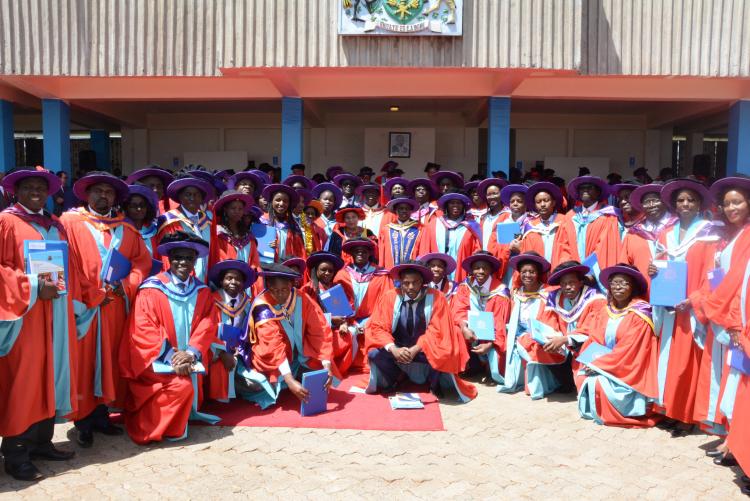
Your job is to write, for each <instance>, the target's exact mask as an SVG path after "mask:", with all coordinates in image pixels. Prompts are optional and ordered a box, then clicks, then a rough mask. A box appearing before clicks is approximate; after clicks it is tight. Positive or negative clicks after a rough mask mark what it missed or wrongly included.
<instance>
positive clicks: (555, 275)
mask: <svg viewBox="0 0 750 501" xmlns="http://www.w3.org/2000/svg"><path fill="white" fill-rule="evenodd" d="M590 271H591V268H589V267H588V266H586V265H585V264H580V263H579V262H578V261H571V262H570V264H569V265H565V264H561V265H559V266H558V267H557V268H555V271H553V272H552V273H551V274H550V276H549V278H548V279H547V283H548V284H550V285H560V279H562V277H564V276H565V275H567V274H568V273H575V274H576V275H580V276H582V277H584V276H586V275H588V274H589V272H590Z"/></svg>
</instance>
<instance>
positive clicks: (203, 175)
mask: <svg viewBox="0 0 750 501" xmlns="http://www.w3.org/2000/svg"><path fill="white" fill-rule="evenodd" d="M188 174H190V175H191V176H193V177H197V178H198V179H203V180H204V181H206V182H207V183H209V184H210V185H211V186H213V188H214V196H216V193H223V192H225V191H226V190H227V185H226V184H224V181H222V180H221V179H219V178H218V177H216V176H215V175H213V174H212V173H210V172H208V171H205V170H200V169H196V170H189V171H188Z"/></svg>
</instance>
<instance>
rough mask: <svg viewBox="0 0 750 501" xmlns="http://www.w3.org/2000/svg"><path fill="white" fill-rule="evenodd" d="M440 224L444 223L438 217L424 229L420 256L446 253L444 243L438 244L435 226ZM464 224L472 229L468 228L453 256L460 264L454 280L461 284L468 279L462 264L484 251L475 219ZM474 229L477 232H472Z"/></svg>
mask: <svg viewBox="0 0 750 501" xmlns="http://www.w3.org/2000/svg"><path fill="white" fill-rule="evenodd" d="M438 224H443V223H442V221H441V218H439V217H436V218H433V219H432V220H430V222H429V223H428V224H427V225H426V226H425V227H424V231H423V234H422V240H421V242H420V244H419V255H420V256H422V255H424V254H429V253H432V252H445V245H444V243H443V242H440V243H438V241H437V233H436V230H435V226H436V225H438ZM464 224H468V225H469V226H470V227H468V228H466V231H464V236H463V237H462V238H461V243H460V244H459V247H458V252H457V253H456V255H455V256H451V257H452V258H453V259H455V260H456V263H458V267H457V268H456V275H455V277H454V279H455V281H456V282H459V283H460V282H462V281H463V280H464V279H465V278H466V270H464V269H463V267H462V266H461V263H463V261H464V259H466V258H467V257H469V256H471V255H472V254H474V253H475V252H476V251H478V250H481V249H482V240H481V229H480V227H479V224H478V223H477V222H476V221H474V220H473V219H470V217H469V218H467V219H466V220H464ZM472 227H473V228H474V229H475V230H476V231H472Z"/></svg>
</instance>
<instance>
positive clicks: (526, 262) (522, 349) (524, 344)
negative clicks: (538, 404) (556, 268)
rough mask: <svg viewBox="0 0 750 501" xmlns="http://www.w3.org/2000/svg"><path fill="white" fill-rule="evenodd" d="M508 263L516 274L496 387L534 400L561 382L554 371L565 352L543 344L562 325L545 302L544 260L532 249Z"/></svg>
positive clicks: (500, 390)
mask: <svg viewBox="0 0 750 501" xmlns="http://www.w3.org/2000/svg"><path fill="white" fill-rule="evenodd" d="M509 266H510V267H511V268H513V269H515V270H516V272H517V273H518V275H517V278H516V279H515V282H514V284H513V291H512V294H511V300H512V302H513V304H512V309H511V314H510V318H509V320H508V324H507V329H506V332H507V341H506V355H505V371H504V372H503V376H502V381H500V384H499V386H498V387H497V391H498V392H500V393H516V392H519V391H525V392H526V393H527V394H528V395H529V396H530V397H531V398H532V399H533V400H537V399H540V398H542V397H544V396H545V395H548V394H550V393H552V392H553V391H556V390H558V389H559V388H560V386H561V381H560V380H559V379H558V378H557V376H556V374H557V372H558V371H559V370H560V369H561V368H562V367H563V364H564V363H565V359H566V355H565V354H564V353H561V352H553V353H550V352H547V351H546V350H545V349H544V346H545V344H546V343H547V340H549V338H550V337H551V336H552V335H554V334H555V333H557V332H562V331H563V330H564V329H565V327H564V325H563V324H562V322H561V321H560V319H559V317H558V316H557V315H556V314H555V311H554V309H552V308H551V307H550V306H549V303H548V300H549V295H548V292H547V291H546V290H545V289H544V283H545V281H546V278H547V272H548V271H549V268H550V266H549V263H548V262H547V260H546V259H544V258H543V257H541V256H540V255H539V254H536V253H534V252H525V253H522V254H518V255H517V256H514V257H512V258H511V260H510V263H509Z"/></svg>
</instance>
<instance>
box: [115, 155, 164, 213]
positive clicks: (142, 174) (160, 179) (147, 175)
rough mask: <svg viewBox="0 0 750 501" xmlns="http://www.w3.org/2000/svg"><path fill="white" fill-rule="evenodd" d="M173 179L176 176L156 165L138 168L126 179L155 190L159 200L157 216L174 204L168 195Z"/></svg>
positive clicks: (130, 183)
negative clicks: (168, 187) (168, 188)
mask: <svg viewBox="0 0 750 501" xmlns="http://www.w3.org/2000/svg"><path fill="white" fill-rule="evenodd" d="M172 181H174V176H173V175H172V174H171V173H170V172H168V171H166V170H164V169H162V168H160V167H158V166H156V165H152V166H150V167H146V168H144V169H138V170H137V171H135V172H133V173H132V174H130V175H129V176H128V178H127V179H126V180H125V182H126V183H128V184H129V185H141V186H145V187H146V188H148V189H150V190H151V191H153V192H154V194H155V195H156V199H157V200H158V207H157V208H156V209H157V210H156V215H157V216H158V215H159V214H164V213H165V212H167V211H168V210H170V209H171V208H172V206H173V205H174V202H173V201H171V200H170V199H169V197H168V196H167V186H169V183H171V182H172Z"/></svg>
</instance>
